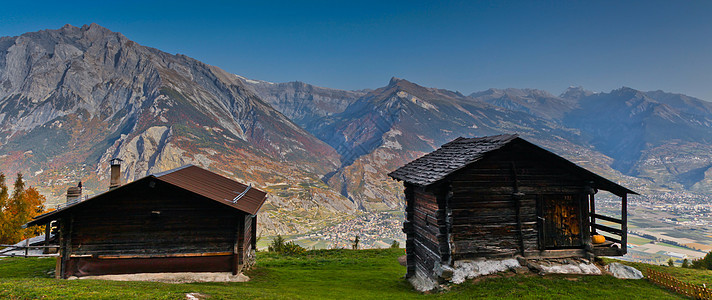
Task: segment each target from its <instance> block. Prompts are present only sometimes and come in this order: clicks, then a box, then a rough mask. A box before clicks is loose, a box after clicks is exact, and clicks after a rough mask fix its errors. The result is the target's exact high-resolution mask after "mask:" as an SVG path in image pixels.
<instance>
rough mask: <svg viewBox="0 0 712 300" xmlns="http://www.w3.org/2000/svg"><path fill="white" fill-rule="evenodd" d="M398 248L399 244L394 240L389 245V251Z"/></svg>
mask: <svg viewBox="0 0 712 300" xmlns="http://www.w3.org/2000/svg"><path fill="white" fill-rule="evenodd" d="M397 248H400V243H399V242H398V241H396V240H393V243H391V249H397Z"/></svg>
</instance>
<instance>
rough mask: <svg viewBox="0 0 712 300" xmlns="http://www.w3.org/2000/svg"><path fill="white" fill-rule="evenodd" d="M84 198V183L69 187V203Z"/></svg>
mask: <svg viewBox="0 0 712 300" xmlns="http://www.w3.org/2000/svg"><path fill="white" fill-rule="evenodd" d="M81 198H82V183H81V182H79V185H78V186H72V187H69V188H68V189H67V203H72V202H75V201H79V199H81Z"/></svg>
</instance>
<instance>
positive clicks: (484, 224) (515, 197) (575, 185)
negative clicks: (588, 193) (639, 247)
mask: <svg viewBox="0 0 712 300" xmlns="http://www.w3.org/2000/svg"><path fill="white" fill-rule="evenodd" d="M556 165H557V163H556V162H555V161H547V160H542V156H540V155H536V156H535V155H534V154H532V153H528V152H527V151H525V149H519V148H518V147H516V146H511V145H508V146H507V147H504V148H502V149H501V150H500V151H495V152H492V153H489V154H488V155H487V156H485V158H483V159H482V160H480V161H479V162H477V163H475V164H473V165H471V166H470V167H468V168H466V169H463V170H461V171H458V172H456V173H454V174H451V175H450V176H449V177H448V178H449V182H450V189H451V191H452V196H451V197H450V199H449V200H448V208H449V215H450V216H449V218H450V220H449V222H450V223H451V226H452V229H451V236H450V243H451V244H452V250H451V251H452V253H453V258H454V259H465V258H472V257H482V256H487V257H499V256H511V255H514V254H518V253H521V254H524V253H525V252H535V251H538V250H543V246H542V244H541V242H540V240H539V234H540V228H542V225H543V224H542V222H541V220H540V219H538V218H537V216H538V214H539V213H540V212H539V211H538V209H537V206H538V205H539V204H538V202H540V201H542V200H541V199H542V196H543V195H561V194H564V195H572V194H573V195H581V194H582V193H583V187H584V182H583V181H582V180H581V179H580V178H578V177H576V176H574V175H573V174H570V173H566V172H564V171H562V169H560V168H557V167H556Z"/></svg>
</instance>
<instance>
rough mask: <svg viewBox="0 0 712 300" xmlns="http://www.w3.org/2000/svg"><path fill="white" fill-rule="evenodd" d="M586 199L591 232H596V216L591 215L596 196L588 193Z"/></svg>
mask: <svg viewBox="0 0 712 300" xmlns="http://www.w3.org/2000/svg"><path fill="white" fill-rule="evenodd" d="M588 199H589V205H590V211H591V233H592V234H597V233H598V232H597V231H596V228H595V226H594V225H596V217H594V216H593V215H594V214H595V213H596V196H595V195H594V194H589V195H588Z"/></svg>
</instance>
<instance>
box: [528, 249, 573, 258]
mask: <svg viewBox="0 0 712 300" xmlns="http://www.w3.org/2000/svg"><path fill="white" fill-rule="evenodd" d="M585 255H586V250H585V249H552V250H541V251H536V250H534V251H531V250H530V251H524V257H526V258H565V257H583V256H585Z"/></svg>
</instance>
